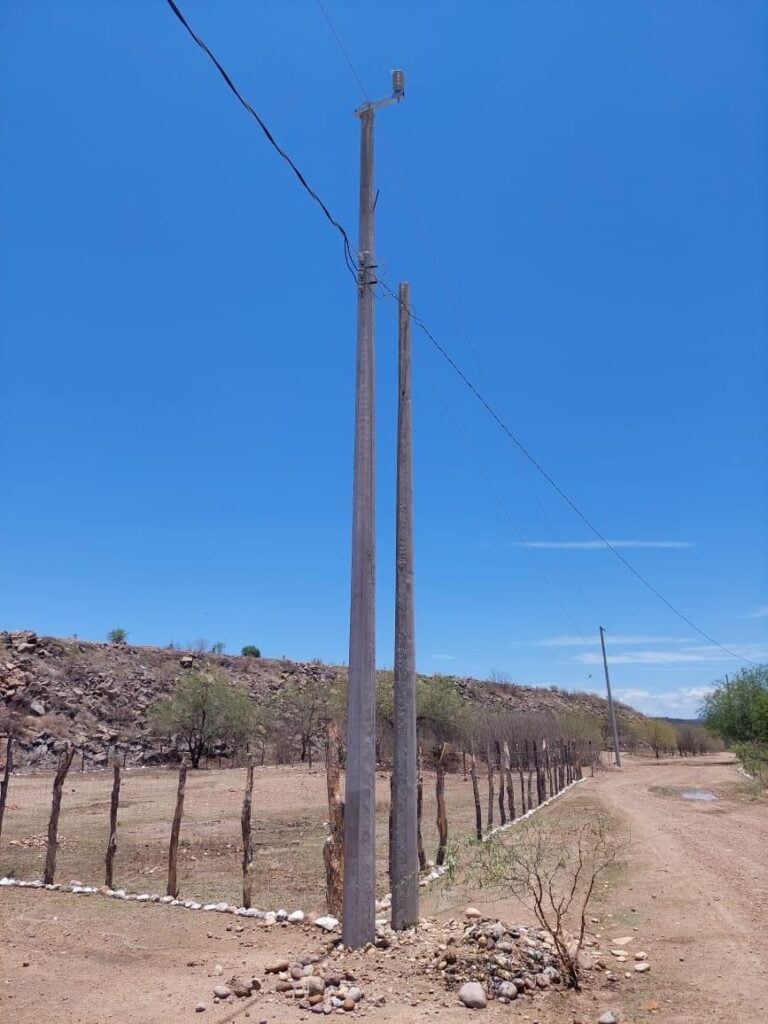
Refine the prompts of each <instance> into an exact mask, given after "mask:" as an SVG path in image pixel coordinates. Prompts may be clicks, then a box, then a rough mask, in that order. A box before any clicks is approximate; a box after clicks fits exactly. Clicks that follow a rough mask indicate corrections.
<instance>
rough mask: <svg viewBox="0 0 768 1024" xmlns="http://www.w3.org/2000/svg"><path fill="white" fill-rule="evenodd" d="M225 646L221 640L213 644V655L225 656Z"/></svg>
mask: <svg viewBox="0 0 768 1024" xmlns="http://www.w3.org/2000/svg"><path fill="white" fill-rule="evenodd" d="M225 646H226V645H225V644H223V643H222V642H221V640H217V641H216V643H215V644H211V654H223V653H224V647H225Z"/></svg>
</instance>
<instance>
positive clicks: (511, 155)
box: [0, 0, 768, 714]
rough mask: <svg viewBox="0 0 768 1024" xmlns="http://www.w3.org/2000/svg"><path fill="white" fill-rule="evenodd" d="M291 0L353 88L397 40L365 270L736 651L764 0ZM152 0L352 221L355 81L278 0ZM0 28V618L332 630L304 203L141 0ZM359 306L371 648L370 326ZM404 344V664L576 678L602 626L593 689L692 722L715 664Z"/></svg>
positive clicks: (336, 475) (759, 390)
mask: <svg viewBox="0 0 768 1024" xmlns="http://www.w3.org/2000/svg"><path fill="white" fill-rule="evenodd" d="M325 6H326V9H327V11H328V13H329V15H330V17H331V18H332V20H333V22H334V24H335V27H336V29H337V32H338V33H339V35H340V37H341V38H342V40H343V42H344V45H345V47H346V49H347V51H348V53H349V56H350V58H351V60H352V62H353V63H354V65H355V67H356V68H357V70H358V72H359V74H360V76H361V78H362V80H363V82H364V85H365V87H366V89H367V90H368V92H369V93H370V94H371V95H373V96H376V95H380V94H384V93H386V92H387V91H388V86H389V69H390V68H392V67H395V66H402V67H404V68H405V69H406V72H407V98H406V101H405V103H404V104H402V105H401V106H400V107H398V108H396V109H388V110H385V111H383V112H382V113H381V115H380V116H379V118H378V127H379V129H380V131H379V136H378V150H377V178H378V186H379V188H380V190H381V192H380V198H379V202H378V206H377V213H378V224H377V232H378V239H377V247H378V257H379V263H380V266H381V273H382V276H383V277H384V279H385V280H386V281H387V282H388V283H389V284H390V285H391V286H396V284H397V282H398V281H399V280H403V279H407V280H409V281H410V283H411V287H412V294H413V303H414V306H415V307H416V308H417V309H418V311H419V312H420V314H421V315H422V316H423V317H424V319H425V320H426V322H427V323H428V324H429V326H430V329H431V330H432V331H433V332H434V333H435V335H436V336H437V337H438V338H440V340H441V342H442V343H443V344H444V345H445V346H446V348H447V349H448V350H449V351H450V352H451V354H452V355H453V356H454V357H455V358H456V359H457V360H458V362H459V363H460V364H461V365H462V366H463V367H464V368H465V370H466V372H467V373H468V374H469V375H470V376H471V378H472V379H473V380H474V381H476V382H477V385H478V386H479V387H480V389H481V390H482V391H483V392H484V393H486V394H487V395H488V397H489V399H490V400H491V401H492V403H493V404H494V405H495V406H496V407H497V408H498V409H499V411H500V413H501V415H502V416H503V418H504V419H505V421H506V422H507V423H508V424H509V425H510V427H511V429H512V430H514V431H515V433H516V434H517V436H519V437H520V439H521V440H522V441H523V443H524V444H526V445H527V446H528V447H529V448H530V450H531V451H532V452H533V453H534V454H535V455H536V457H537V458H538V459H539V460H540V461H541V462H542V464H543V465H544V466H545V467H546V468H547V470H548V471H549V472H550V473H551V474H552V475H553V476H554V478H555V479H556V480H557V481H558V482H559V484H560V486H561V487H562V488H563V489H564V490H565V491H566V492H567V493H568V494H569V495H570V496H571V497H572V498H573V500H574V501H575V502H576V503H577V504H578V505H579V506H580V507H581V508H582V509H583V510H584V511H585V512H586V513H587V515H588V516H589V517H590V518H591V519H592V520H593V521H594V522H595V523H596V525H597V526H598V527H599V528H600V530H601V531H602V532H603V533H604V535H606V536H607V537H609V538H610V539H611V540H614V541H616V542H621V543H622V545H623V546H622V548H621V550H622V553H623V554H624V555H625V556H626V557H627V558H628V559H630V560H631V561H632V563H633V564H634V565H635V566H636V567H637V568H638V570H639V571H641V572H642V573H643V574H644V575H645V576H647V577H648V579H649V580H650V581H651V582H652V583H653V584H654V586H656V587H657V588H658V589H659V590H660V591H661V592H662V593H663V594H664V595H665V596H666V597H667V598H668V599H669V600H670V601H672V602H673V603H674V604H675V605H677V606H678V607H680V608H681V609H682V610H683V611H684V612H685V614H686V615H687V616H688V617H689V618H691V619H692V620H693V621H694V622H696V623H697V625H699V626H700V627H701V628H702V629H704V630H705V631H706V632H708V633H710V634H712V635H714V636H715V637H717V638H718V639H719V640H720V641H722V642H723V643H724V644H726V645H727V646H729V647H731V648H733V649H735V650H736V651H737V652H738V653H740V654H741V655H742V656H744V657H746V658H749V659H752V660H768V629H767V628H766V627H768V571H767V566H768V557H767V556H768V550H767V539H768V529H767V526H768V523H767V522H766V512H765V509H766V507H768V503H767V501H766V499H767V498H768V494H767V493H766V492H767V491H768V488H767V487H766V481H767V478H768V474H767V473H766V468H767V463H766V455H765V453H766V450H767V449H766V441H767V440H768V436H767V435H768V430H767V422H766V408H768V402H767V401H766V399H768V394H767V393H766V392H767V388H766V380H767V374H766V370H767V369H768V367H767V366H766V355H765V339H766V321H767V318H766V285H765V282H766V279H767V277H766V274H767V272H768V258H767V246H766V226H767V225H768V218H767V217H766V213H767V212H768V211H767V210H766V198H765V197H766V164H767V159H766V158H767V153H766V133H765V123H766V120H765V116H766V109H765V107H766V96H768V90H767V89H766V86H767V85H768V82H767V81H766V79H767V77H768V75H767V74H766V70H767V68H766V65H767V61H766V53H768V47H767V46H766V43H768V31H767V30H768V11H767V10H766V8H765V5H764V4H762V3H760V2H758V0H739V2H738V3H733V2H730V0H688V2H686V0H657V2H653V0H644V2H640V0H626V2H624V3H621V4H616V3H612V2H608V0H602V2H597V0H583V2H581V3H579V4H572V3H567V2H565V0H562V2H556V0H551V2H541V0H535V2H534V0H516V2H503V3H502V2H500V0H499V2H493V3H492V2H488V0H480V2H475V3H472V4H470V3H468V2H462V3H445V2H440V3H437V2H423V3H419V4H414V3H412V2H406V0H388V2H387V3H381V4H380V3H373V2H370V3H366V4H353V3H351V2H342V0H325ZM182 7H183V9H184V11H185V13H186V14H187V16H188V18H189V19H190V21H191V23H192V24H193V26H194V27H195V28H196V29H197V30H198V31H199V32H200V33H201V34H202V35H203V37H204V38H205V39H206V40H207V42H208V43H209V45H210V46H211V47H212V48H213V50H214V51H215V52H216V53H217V55H218V56H219V57H220V59H221V60H222V61H223V63H224V64H225V66H226V67H227V68H228V69H229V70H230V72H231V73H232V75H233V77H234V79H235V81H236V82H237V83H238V85H239V86H240V87H241V88H242V89H243V91H244V92H245V94H246V95H247V96H248V97H249V98H250V99H251V101H252V102H253V103H254V105H255V106H256V108H257V109H258V110H259V111H260V113H261V114H262V116H263V117H264V118H265V120H266V121H267V123H268V125H269V126H270V127H271V128H272V130H273V131H274V133H275V134H276V136H277V137H278V139H279V140H280V142H281V144H282V145H284V146H285V147H286V148H287V149H288V150H289V151H290V153H291V154H292V155H293V156H294V158H295V159H296V161H297V162H298V163H299V165H300V166H301V167H302V169H303V170H304V172H305V174H306V175H307V176H308V177H309V179H310V181H311V182H312V184H313V186H314V187H315V188H316V189H317V190H318V191H319V192H320V193H321V194H322V196H323V197H324V199H325V200H326V202H327V203H328V204H329V206H330V207H331V209H332V210H333V211H334V214H335V215H336V216H337V217H338V218H339V219H340V220H341V221H342V222H343V223H344V224H346V225H347V226H348V228H349V230H350V232H351V233H352V234H353V236H354V233H355V229H356V186H357V155H358V150H357V147H358V138H357V125H356V122H355V120H354V118H353V117H352V109H353V108H354V107H355V106H356V105H357V104H358V103H359V102H360V98H361V97H360V92H359V88H358V86H357V84H356V82H355V80H354V77H353V76H352V74H351V73H350V70H349V68H348V66H347V64H346V63H345V60H344V58H343V56H342V54H341V53H340V51H339V48H338V46H337V44H336V42H335V40H334V38H333V36H332V35H331V33H330V31H329V29H328V26H327V24H326V22H325V21H324V19H323V17H322V14H321V12H320V9H319V7H318V6H317V4H316V3H315V2H314V0H302V2H298V0H279V2H278V0H265V2H261V3H249V2H245V0H220V2H218V3H216V4H211V3H205V2H203V0H186V2H185V3H183V4H182ZM0 19H1V24H0V28H2V43H0V46H1V47H2V61H0V64H1V65H2V69H1V70H0V98H1V99H2V103H3V107H4V110H5V128H4V132H3V137H2V141H1V142H0V147H1V149H0V159H1V160H2V166H3V174H2V181H1V182H0V216H1V217H2V221H3V224H4V243H3V246H2V255H1V257H0V258H1V259H2V265H1V271H2V278H1V282H2V283H1V285H0V287H2V302H0V331H1V332H2V346H3V348H2V374H1V377H0V428H1V430H2V442H1V443H2V448H1V449H0V459H1V461H2V480H3V495H2V502H1V503H0V526H1V527H2V561H1V564H2V569H1V570H0V572H1V574H2V587H1V592H0V625H2V627H3V628H17V627H32V628H35V629H37V630H39V631H41V632H46V633H53V634H71V633H78V634H79V635H80V636H82V637H89V638H93V639H101V638H103V637H104V636H105V634H106V632H107V631H108V630H109V629H110V628H112V627H113V626H116V625H120V626H122V627H124V628H125V629H127V630H128V632H129V634H130V639H131V640H132V641H134V642H136V643H158V644H165V643H168V642H170V641H176V642H180V643H187V642H189V641H191V640H193V639H195V638H197V637H206V638H207V639H208V640H209V641H211V642H212V641H223V642H225V643H226V644H227V647H228V649H229V650H238V649H239V648H240V646H241V645H242V644H244V643H249V642H251V643H256V644H258V645H260V646H261V648H262V650H263V652H264V653H265V654H267V655H275V656H280V655H282V654H285V655H288V656H291V657H296V658H302V659H303V658H312V657H319V658H322V659H327V660H332V661H343V660H345V659H346V649H347V626H348V574H349V533H350V506H351V436H352V435H351V431H352V409H353V405H352V400H353V394H352V388H353V373H354V364H353V356H354V328H355V296H354V290H353V288H352V286H351V282H350V280H349V278H348V276H347V274H346V272H345V269H344V265H343V262H342V258H341V248H340V245H339V241H338V236H337V235H336V234H335V233H334V232H333V230H332V229H331V228H330V227H329V226H328V224H327V222H325V221H324V220H323V218H322V217H321V215H320V214H319V212H318V210H317V209H316V208H315V207H314V206H313V205H312V203H311V201H310V200H309V198H308V197H307V196H306V194H305V193H303V192H302V191H301V189H300V188H299V187H298V186H297V184H296V182H295V180H294V179H293V178H292V176H291V174H290V172H289V170H288V169H287V167H286V166H285V165H284V164H283V163H282V162H281V161H280V160H279V158H278V157H277V156H276V154H275V153H274V151H273V150H272V149H271V148H270V147H269V146H268V145H267V143H266V141H265V139H264V138H263V136H262V135H261V133H260V132H259V130H258V128H257V126H256V125H255V123H254V122H253V121H252V120H250V119H249V118H248V117H247V116H246V114H245V113H244V112H243V110H242V109H241V108H240V107H239V106H238V105H237V104H236V102H235V101H234V99H233V97H232V96H231V94H230V93H229V92H228V91H227V90H226V88H225V87H224V85H223V83H222V82H221V80H220V79H219V78H218V76H217V75H216V73H215V71H214V69H213V68H212V67H211V65H210V64H209V63H208V62H207V61H206V60H205V58H204V57H203V55H202V54H201V52H200V51H199V50H198V49H197V48H196V47H195V46H194V45H193V44H192V43H191V41H190V39H189V38H188V37H187V36H186V35H185V34H184V32H183V30H182V29H181V26H180V25H179V24H178V22H177V21H176V20H175V18H174V17H173V16H172V14H171V12H170V11H169V9H168V8H167V6H166V4H165V3H163V2H162V0H134V2H132V3H130V4H105V3H103V2H96V0H56V2H52V0H39V2H38V3H35V4H30V3H28V2H26V0H6V2H5V3H4V4H3V5H2V10H1V11H0ZM393 156H394V160H393V159H392V157H393ZM425 237H426V239H427V241H425ZM377 315H378V321H377V360H378V509H377V516H378V545H379V547H378V552H379V560H378V662H379V663H380V664H381V665H382V666H384V665H390V664H391V663H392V635H393V629H392V590H393V572H392V569H393V511H394V497H393V489H394V459H393V456H394V427H395V401H396V393H395V374H396V350H395V344H396V335H395V327H396V325H395V312H394V310H393V309H392V308H391V306H390V305H388V304H387V303H382V304H381V305H380V307H379V309H378V314H377ZM414 344H415V353H414V359H415V365H414V430H415V448H416V452H415V499H416V545H417V550H416V592H417V634H418V635H417V649H418V656H417V660H418V664H419V668H420V669H421V670H423V671H427V672H430V671H450V672H455V673H460V674H476V675H484V674H486V673H488V672H490V671H493V670H495V671H497V672H503V673H505V674H507V675H508V676H509V677H510V678H513V679H515V680H519V681H523V682H533V683H537V684H542V685H550V684H556V685H560V686H565V687H569V688H571V687H573V688H580V689H592V688H599V687H600V684H601V675H600V665H599V663H598V652H599V647H598V644H597V626H598V624H600V623H602V624H603V625H605V626H606V627H607V628H608V630H609V632H608V643H609V651H610V653H611V656H612V661H613V665H614V668H613V682H614V686H615V688H616V690H617V691H618V692H619V695H620V696H623V697H624V698H625V699H627V700H629V701H630V702H631V703H634V704H635V705H636V706H638V707H641V708H643V709H644V710H651V711H659V712H662V713H664V712H666V713H670V714H683V713H691V712H692V711H693V710H694V709H695V706H696V703H697V701H698V699H699V697H700V694H701V692H702V688H704V687H706V685H707V684H708V683H709V682H710V681H711V680H712V679H714V678H717V677H720V676H722V675H723V674H724V673H725V672H732V671H735V670H737V669H738V668H739V667H740V665H741V664H742V663H741V662H739V661H738V660H737V659H733V658H730V657H729V656H727V655H725V654H724V653H723V652H722V651H720V650H719V649H718V648H716V647H712V646H710V645H708V644H707V643H706V642H705V641H704V640H703V639H702V638H701V637H700V636H699V635H698V634H696V633H695V632H694V631H692V630H691V629H690V628H689V627H688V626H686V625H685V624H684V623H683V622H681V621H680V620H679V619H677V618H676V617H675V616H674V615H673V614H672V613H671V612H670V611H669V610H668V609H667V608H666V607H665V606H664V605H663V604H661V603H660V602H659V601H658V600H657V599H656V598H655V597H654V596H653V595H652V594H650V593H649V592H648V591H647V590H645V589H644V588H643V587H642V586H641V585H640V584H639V583H638V581H637V580H636V579H634V578H633V577H632V576H631V575H630V574H629V573H628V572H627V571H626V569H624V568H623V567H622V566H621V564H619V562H618V560H617V559H616V558H615V557H614V556H613V555H611V554H610V553H609V552H607V551H606V550H605V549H602V550H601V549H600V548H599V547H596V546H595V545H594V544H593V543H592V542H593V541H594V537H593V536H592V535H591V534H590V533H589V532H588V531H587V530H586V528H585V527H584V525H583V524H582V523H581V522H580V521H579V520H578V518H577V517H576V516H575V515H574V513H573V512H572V511H571V510H570V509H569V508H568V506H567V505H565V504H564V503H563V501H562V500H561V499H560V498H559V497H558V496H557V495H556V494H554V492H553V491H552V490H551V489H550V488H549V486H548V485H547V484H546V482H545V481H543V480H542V479H541V478H540V477H538V476H537V475H536V474H535V472H534V471H533V470H532V469H531V468H530V466H526V465H525V464H524V463H523V462H522V461H521V459H520V457H519V455H518V454H517V453H516V452H515V450H514V449H513V448H512V446H511V445H510V443H509V442H508V440H506V439H505V438H504V436H503V435H502V434H501V432H500V431H499V429H498V427H496V426H495V425H494V423H493V422H492V421H491V420H490V419H489V417H488V416H487V414H486V413H484V412H483V410H482V408H481V407H480V406H479V405H478V403H477V402H476V400H475V399H474V398H473V397H472V396H471V395H470V394H469V393H468V392H467V391H466V389H465V388H464V386H463V385H462V384H461V382H460V381H458V380H457V378H456V377H455V375H454V374H453V373H452V371H451V370H450V369H449V368H448V367H447V366H446V365H445V363H444V362H443V361H442V360H441V359H440V357H439V356H438V354H437V353H436V352H435V350H434V349H433V348H432V347H431V346H430V345H429V343H428V342H427V341H426V339H424V338H423V337H422V336H420V335H419V334H418V333H417V334H416V335H415V338H414ZM521 541H524V542H526V543H527V544H528V545H529V546H526V544H523V543H521ZM563 545H567V546H563ZM585 638H586V641H588V643H587V642H585Z"/></svg>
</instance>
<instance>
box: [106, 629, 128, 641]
mask: <svg viewBox="0 0 768 1024" xmlns="http://www.w3.org/2000/svg"><path fill="white" fill-rule="evenodd" d="M107 640H109V642H110V643H111V644H124V643H126V641H127V640H128V634H127V633H126V631H125V630H124V629H119V628H118V629H110V631H109V632H108V633H107Z"/></svg>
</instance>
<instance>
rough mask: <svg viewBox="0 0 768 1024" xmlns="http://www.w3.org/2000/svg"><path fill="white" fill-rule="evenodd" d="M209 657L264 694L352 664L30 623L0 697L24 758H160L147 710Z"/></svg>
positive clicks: (500, 695) (536, 707)
mask: <svg viewBox="0 0 768 1024" xmlns="http://www.w3.org/2000/svg"><path fill="white" fill-rule="evenodd" d="M201 661H204V662H205V664H206V665H208V666H210V667H214V668H217V669H219V670H221V671H223V672H225V673H226V674H227V675H228V676H229V677H230V678H231V679H232V680H234V681H235V682H236V683H238V684H240V685H242V686H244V687H245V688H246V689H247V690H248V691H249V692H250V693H251V694H252V695H253V696H254V697H255V698H256V699H258V698H259V697H260V696H261V697H264V696H266V695H267V694H268V693H269V692H270V691H274V690H277V689H279V688H280V687H281V686H283V685H285V684H286V683H288V682H299V683H309V682H310V681H313V680H322V681H325V682H328V683H332V682H334V681H336V680H339V681H341V680H343V679H344V678H345V676H346V671H347V670H346V668H344V667H341V666H334V665H323V664H321V663H319V662H310V663H303V662H292V661H282V660H281V661H273V660H270V659H266V658H247V657H246V658H243V657H233V656H229V655H213V654H205V655H201V654H195V653H192V652H188V651H178V650H172V649H169V648H163V647H132V646H129V645H127V644H120V645H112V644H98V643H89V642H86V641H82V640H73V639H60V638H56V637H38V636H37V635H36V634H35V633H33V632H31V631H28V630H25V631H21V632H16V633H0V698H2V702H3V705H4V707H5V708H6V709H7V710H9V711H16V712H19V713H20V714H22V715H24V716H25V718H24V735H23V737H22V738H21V740H20V742H19V744H18V746H17V753H16V756H15V761H16V763H17V765H18V766H19V767H21V768H28V769H34V768H39V769H47V768H50V767H51V766H52V765H53V764H54V763H55V761H56V759H57V755H58V753H59V752H60V750H61V749H62V746H63V744H64V742H65V741H67V740H69V741H71V742H73V743H74V744H75V746H76V747H77V749H78V750H79V751H82V752H83V753H84V757H85V763H86V764H92V765H96V766H99V765H104V764H105V763H106V762H107V759H108V756H109V754H108V751H109V749H110V746H111V745H112V744H115V743H117V744H119V746H120V749H122V750H124V751H126V752H127V760H128V763H129V764H131V763H134V764H138V763H142V762H143V763H153V762H157V761H158V760H159V758H160V756H161V749H160V744H159V742H158V741H157V740H155V739H153V738H152V737H150V736H149V735H148V734H147V732H146V727H145V713H146V710H147V708H148V707H149V706H150V705H151V704H152V703H154V702H155V701H156V700H157V699H158V698H160V697H164V696H167V695H168V694H170V693H171V692H172V691H173V687H174V682H175V680H176V678H177V677H178V675H179V673H180V672H181V671H182V670H183V669H185V668H190V667H193V666H194V665H195V664H197V663H200V662H201ZM458 684H459V687H460V690H461V692H462V694H463V696H464V697H465V698H466V699H467V700H470V701H472V702H477V703H480V704H482V705H485V706H488V707H489V708H498V710H499V711H500V712H501V711H507V712H508V711H513V712H518V713H534V712H538V713H541V712H554V713H559V714H562V713H564V712H569V711H570V712H591V713H598V714H600V715H605V702H604V701H603V700H601V699H600V698H599V697H596V696H593V695H592V694H586V693H565V692H564V691H561V690H552V689H540V688H536V687H530V686H519V685H517V684H510V685H506V684H499V683H484V682H481V681H479V680H473V679H461V680H458ZM621 714H622V718H624V720H625V721H639V720H641V719H642V717H643V716H642V715H640V714H639V713H638V712H636V711H633V710H632V709H630V708H624V707H623V706H622V711H621Z"/></svg>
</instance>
